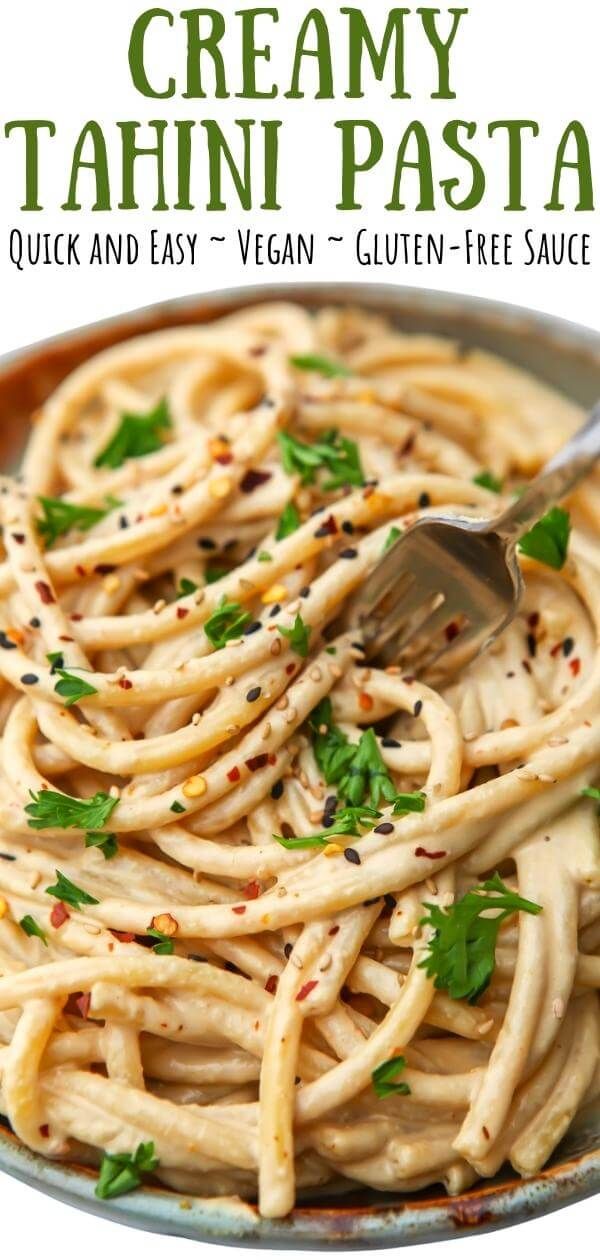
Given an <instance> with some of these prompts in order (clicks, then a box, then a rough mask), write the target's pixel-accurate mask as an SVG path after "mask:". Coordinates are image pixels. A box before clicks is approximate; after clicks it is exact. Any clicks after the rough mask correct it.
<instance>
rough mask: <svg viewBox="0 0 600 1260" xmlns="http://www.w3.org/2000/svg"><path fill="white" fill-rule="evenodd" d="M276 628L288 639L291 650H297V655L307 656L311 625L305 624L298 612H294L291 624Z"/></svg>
mask: <svg viewBox="0 0 600 1260" xmlns="http://www.w3.org/2000/svg"><path fill="white" fill-rule="evenodd" d="M277 629H278V630H279V633H280V634H282V635H283V636H284V638H285V639H287V640H288V642H289V645H290V647H291V649H292V652H297V653H298V656H308V653H309V651H310V633H311V627H310V626H307V625H305V623H304V622H303V620H302V617H301V616H300V613H296V620H295V621H294V624H293V626H289V627H288V626H278V627H277Z"/></svg>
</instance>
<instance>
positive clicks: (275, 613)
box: [269, 604, 281, 617]
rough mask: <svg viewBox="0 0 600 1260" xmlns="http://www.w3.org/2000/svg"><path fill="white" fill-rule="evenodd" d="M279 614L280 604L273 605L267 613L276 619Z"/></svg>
mask: <svg viewBox="0 0 600 1260" xmlns="http://www.w3.org/2000/svg"><path fill="white" fill-rule="evenodd" d="M280 612H281V604H273V607H272V609H271V611H270V613H269V616H270V617H277V616H278V615H279V613H280Z"/></svg>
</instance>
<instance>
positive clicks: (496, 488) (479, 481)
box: [473, 468, 502, 494]
mask: <svg viewBox="0 0 600 1260" xmlns="http://www.w3.org/2000/svg"><path fill="white" fill-rule="evenodd" d="M473 481H474V483H475V485H476V486H482V487H483V489H484V490H493V492H494V494H501V493H502V482H501V481H500V478H499V477H496V476H494V473H493V472H490V471H489V468H484V469H482V471H481V472H480V473H476V474H475V476H474V477H473Z"/></svg>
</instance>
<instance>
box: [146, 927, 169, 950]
mask: <svg viewBox="0 0 600 1260" xmlns="http://www.w3.org/2000/svg"><path fill="white" fill-rule="evenodd" d="M146 936H152V937H153V938H154V939H155V940H156V945H153V946H152V950H153V953H155V954H172V953H173V950H174V945H173V942H172V940H171V938H170V936H166V935H165V933H164V932H159V930H158V928H148V929H147V931H146Z"/></svg>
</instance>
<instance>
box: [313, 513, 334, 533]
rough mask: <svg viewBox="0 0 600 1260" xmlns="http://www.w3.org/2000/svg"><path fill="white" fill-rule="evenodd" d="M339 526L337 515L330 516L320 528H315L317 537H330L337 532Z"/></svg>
mask: <svg viewBox="0 0 600 1260" xmlns="http://www.w3.org/2000/svg"><path fill="white" fill-rule="evenodd" d="M337 532H338V527H337V521H336V519H335V516H328V517H327V520H325V521H323V522H322V524H321V525H319V528H318V529H317V530H315V538H328V537H329V535H330V534H337Z"/></svg>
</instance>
